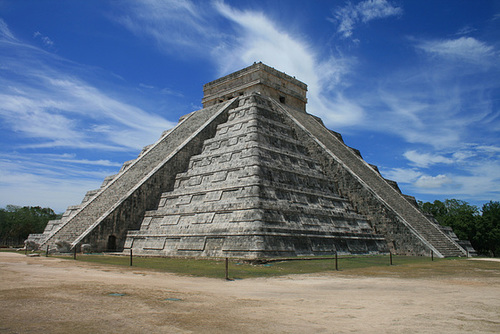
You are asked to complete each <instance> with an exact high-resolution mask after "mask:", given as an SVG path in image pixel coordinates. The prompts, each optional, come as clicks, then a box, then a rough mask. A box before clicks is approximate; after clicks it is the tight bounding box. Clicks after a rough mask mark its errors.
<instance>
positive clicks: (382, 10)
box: [330, 0, 403, 38]
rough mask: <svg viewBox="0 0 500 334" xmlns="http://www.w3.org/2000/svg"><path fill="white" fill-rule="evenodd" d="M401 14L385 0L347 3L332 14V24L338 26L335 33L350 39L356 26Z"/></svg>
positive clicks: (400, 11)
mask: <svg viewBox="0 0 500 334" xmlns="http://www.w3.org/2000/svg"><path fill="white" fill-rule="evenodd" d="M401 14H403V9H402V8H401V7H397V6H394V5H392V4H391V3H390V2H388V1H386V0H366V1H362V2H359V3H358V4H356V5H353V4H352V3H351V2H347V4H346V5H345V6H344V7H341V8H338V9H336V10H335V12H334V13H333V16H334V17H333V18H332V19H330V20H331V21H332V22H334V23H336V24H338V28H337V31H338V32H339V33H340V34H341V35H342V36H343V37H345V38H349V37H352V35H353V31H354V29H355V28H356V25H358V24H360V23H364V24H366V23H368V22H370V21H372V20H376V19H383V18H386V17H391V16H399V15H401Z"/></svg>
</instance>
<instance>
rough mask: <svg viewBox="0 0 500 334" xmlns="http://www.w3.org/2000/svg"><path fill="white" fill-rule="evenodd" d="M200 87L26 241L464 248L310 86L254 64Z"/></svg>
mask: <svg viewBox="0 0 500 334" xmlns="http://www.w3.org/2000/svg"><path fill="white" fill-rule="evenodd" d="M203 90H204V97H203V100H202V102H203V109H201V110H198V111H195V112H192V113H190V114H188V115H185V116H183V117H182V118H181V119H180V120H179V123H178V124H177V125H176V126H175V127H174V128H173V129H171V130H169V131H165V132H164V133H163V134H162V136H161V138H160V139H159V140H158V141H157V142H156V143H154V144H153V145H150V146H147V147H145V148H144V149H143V151H142V152H141V153H140V155H139V156H138V157H137V159H135V160H132V161H128V162H125V163H124V165H123V167H122V168H121V170H120V171H119V173H118V174H116V175H113V176H109V177H107V178H106V179H105V180H104V182H103V184H102V186H101V187H100V188H99V189H97V190H92V191H89V192H88V193H87V194H86V195H85V198H84V199H83V201H82V203H81V204H79V205H76V206H71V207H69V208H68V210H67V211H66V212H65V213H64V215H63V217H62V219H60V220H56V221H51V222H49V224H48V225H47V227H46V229H45V231H44V233H43V234H36V235H30V237H29V239H28V240H27V243H28V244H30V245H34V246H36V247H39V248H41V249H43V250H45V249H46V248H47V247H49V248H50V249H57V248H59V249H62V248H64V247H66V248H67V249H71V248H74V247H77V248H78V249H79V248H80V247H82V245H86V246H85V247H87V248H90V249H92V250H93V251H117V252H120V251H124V252H128V250H129V249H131V250H132V251H133V253H134V254H138V255H152V256H183V257H185V256H193V257H200V256H214V257H241V258H261V257H289V256H301V255H307V256H313V255H328V254H334V253H335V252H337V253H338V254H380V253H388V252H389V251H390V252H392V253H393V254H402V255H426V256H429V255H430V254H431V252H432V253H433V254H434V255H435V256H439V257H448V256H465V255H466V249H465V247H466V246H461V245H460V243H459V240H458V239H457V238H456V236H455V235H454V233H453V231H451V230H449V229H448V230H446V229H444V228H442V227H441V226H439V225H438V224H437V223H436V221H435V220H434V219H433V218H432V217H429V216H426V215H424V214H423V213H422V212H421V211H420V210H419V209H418V206H417V203H416V201H415V199H414V198H413V197H410V196H406V195H403V194H402V193H401V192H400V190H399V188H398V186H397V184H396V183H395V182H393V181H390V180H386V179H384V178H383V177H382V176H381V174H380V173H379V171H378V169H377V167H376V166H373V165H370V164H368V163H367V162H365V161H364V160H363V159H362V157H361V155H360V153H359V152H358V151H357V150H356V149H353V148H350V147H348V146H347V145H345V144H344V142H343V140H342V136H341V135H340V134H338V133H336V132H333V131H331V130H329V129H327V128H326V127H325V126H324V125H323V123H322V121H321V119H319V118H317V117H315V116H313V115H310V114H308V113H307V112H306V104H307V98H306V92H307V86H306V85H305V84H304V83H302V82H300V81H299V80H297V79H295V78H293V77H290V76H288V75H286V74H284V73H282V72H279V71H277V70H276V69H274V68H271V67H269V66H266V65H264V64H262V63H255V64H253V65H252V66H250V67H247V68H245V69H243V70H241V71H238V72H235V73H232V74H230V75H227V76H225V77H222V78H220V79H217V80H215V81H212V82H210V83H207V84H205V85H204V87H203Z"/></svg>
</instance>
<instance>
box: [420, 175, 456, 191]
mask: <svg viewBox="0 0 500 334" xmlns="http://www.w3.org/2000/svg"><path fill="white" fill-rule="evenodd" d="M451 183H453V180H451V179H450V178H449V177H448V176H446V175H443V174H439V175H437V176H428V175H423V176H421V177H419V178H418V180H417V181H416V182H415V186H417V187H419V188H442V187H443V185H446V184H451Z"/></svg>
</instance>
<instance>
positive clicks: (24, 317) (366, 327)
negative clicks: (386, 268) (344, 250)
mask: <svg viewBox="0 0 500 334" xmlns="http://www.w3.org/2000/svg"><path fill="white" fill-rule="evenodd" d="M499 266H500V263H499ZM117 294H118V295H117ZM68 332H70V333H465V332H467V333H478V332H491V333H499V332H500V280H499V279H498V276H496V277H491V278H489V277H481V278H478V277H476V276H471V277H467V275H465V276H463V275H461V276H460V277H459V278H453V277H446V278H443V277H434V278H432V277H431V278H424V279H422V278H418V279H408V278H405V279H401V278H394V277H366V276H349V275H347V274H345V273H342V272H332V273H325V274H319V275H318V274H315V275H294V276H287V277H279V278H259V279H245V280H235V281H225V280H219V279H210V278H195V277H182V276H176V275H173V274H166V273H160V272H154V271H149V270H142V269H134V268H133V267H132V268H130V267H123V268H122V267H106V266H102V265H98V264H92V263H85V262H75V261H70V260H61V259H56V258H50V257H49V258H45V257H37V258H30V257H26V256H24V255H21V254H15V253H0V333H68Z"/></svg>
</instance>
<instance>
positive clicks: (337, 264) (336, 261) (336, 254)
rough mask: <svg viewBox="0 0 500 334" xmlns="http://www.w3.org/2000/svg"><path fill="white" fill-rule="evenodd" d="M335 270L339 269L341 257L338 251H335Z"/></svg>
mask: <svg viewBox="0 0 500 334" xmlns="http://www.w3.org/2000/svg"><path fill="white" fill-rule="evenodd" d="M335 270H337V271H338V270H339V257H338V253H337V251H335Z"/></svg>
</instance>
